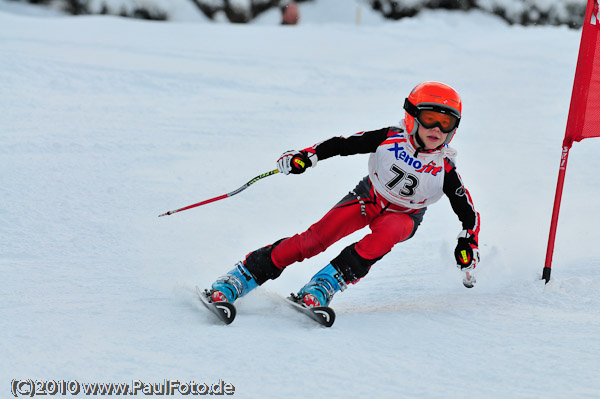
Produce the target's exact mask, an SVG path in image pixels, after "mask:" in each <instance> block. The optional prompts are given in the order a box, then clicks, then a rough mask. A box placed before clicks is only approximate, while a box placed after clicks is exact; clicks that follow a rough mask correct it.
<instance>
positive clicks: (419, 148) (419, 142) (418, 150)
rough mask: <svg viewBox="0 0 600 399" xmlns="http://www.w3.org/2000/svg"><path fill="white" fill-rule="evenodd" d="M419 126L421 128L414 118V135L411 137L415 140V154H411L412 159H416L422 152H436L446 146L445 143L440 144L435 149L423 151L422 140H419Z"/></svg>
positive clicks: (423, 144)
mask: <svg viewBox="0 0 600 399" xmlns="http://www.w3.org/2000/svg"><path fill="white" fill-rule="evenodd" d="M419 126H421V125H420V124H419V121H418V120H417V118H415V129H414V131H415V133H414V134H413V137H414V138H415V144H416V146H415V147H416V149H415V153H414V154H413V157H414V158H416V157H417V156H418V155H419V153H421V152H423V151H427V152H429V151H436V150H439V149H441V148H442V147H443V146H444V144H446V142H443V143H442V144H440V145H439V146H437V147H436V148H434V149H432V150H427V149H425V143H424V142H423V140H422V139H421V136H419Z"/></svg>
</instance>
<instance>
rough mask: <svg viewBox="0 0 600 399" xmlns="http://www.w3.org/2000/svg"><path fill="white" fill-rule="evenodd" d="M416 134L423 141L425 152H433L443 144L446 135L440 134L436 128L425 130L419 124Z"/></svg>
mask: <svg viewBox="0 0 600 399" xmlns="http://www.w3.org/2000/svg"><path fill="white" fill-rule="evenodd" d="M417 134H418V135H419V137H420V138H421V140H422V141H423V144H425V149H426V150H433V149H436V148H438V147H439V146H441V145H442V144H444V141H446V135H447V133H444V132H442V131H441V130H440V128H439V127H437V126H435V127H434V128H432V129H425V128H424V127H423V126H422V125H421V124H419V130H418V131H417Z"/></svg>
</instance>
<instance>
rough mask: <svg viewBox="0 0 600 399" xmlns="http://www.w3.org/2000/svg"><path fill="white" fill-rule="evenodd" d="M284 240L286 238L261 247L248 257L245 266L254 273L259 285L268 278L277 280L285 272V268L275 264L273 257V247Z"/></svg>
mask: <svg viewBox="0 0 600 399" xmlns="http://www.w3.org/2000/svg"><path fill="white" fill-rule="evenodd" d="M283 240H285V238H282V239H281V240H279V241H277V242H275V243H274V244H272V245H267V246H266V247H262V248H259V249H257V250H256V251H254V252H251V253H250V254H249V255H248V256H247V257H246V260H245V261H244V266H246V269H248V271H249V272H250V273H252V276H253V277H254V280H256V283H257V284H258V285H262V284H263V283H264V282H265V281H267V280H275V279H276V278H277V277H279V276H280V275H281V273H282V272H283V269H280V268H278V267H277V266H275V264H274V263H273V260H272V259H271V252H273V249H274V248H275V247H276V246H277V245H279V243H280V242H281V241H283Z"/></svg>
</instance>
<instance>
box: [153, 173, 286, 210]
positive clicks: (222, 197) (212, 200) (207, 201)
mask: <svg viewBox="0 0 600 399" xmlns="http://www.w3.org/2000/svg"><path fill="white" fill-rule="evenodd" d="M277 173H279V169H273V170H271V171H269V172H266V173H263V174H261V175H258V176H256V177H255V178H254V179H252V180H250V181H249V182H248V183H246V184H244V185H243V186H242V187H240V188H238V189H237V190H235V191H232V192H230V193H228V194H223V195H219V196H218V197H215V198H211V199H207V200H205V201H202V202H198V203H197V204H192V205H188V206H185V207H183V208H179V209H175V210H174V211H169V212H166V213H163V214H162V215H158V217H161V216H168V215H172V214H174V213H177V212H181V211H185V210H187V209H192V208H195V207H197V206H202V205H206V204H210V203H211V202H215V201H219V200H222V199H224V198H228V197H233V196H234V195H236V194H239V193H241V192H242V191H244V190H245V189H247V188H248V187H250V186H251V185H252V184H254V183H256V182H257V181H259V180H260V179H264V178H265V177H268V176H271V175H274V174H277Z"/></svg>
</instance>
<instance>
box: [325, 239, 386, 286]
mask: <svg viewBox="0 0 600 399" xmlns="http://www.w3.org/2000/svg"><path fill="white" fill-rule="evenodd" d="M354 246H355V244H352V245H350V246H347V247H346V248H344V249H343V250H342V252H341V253H340V254H339V255H338V256H337V257H336V258H335V259H333V260H332V261H331V264H332V265H333V267H335V268H336V269H337V270H338V271H339V272H340V273H341V274H342V277H343V278H344V281H345V282H347V283H352V282H355V281H356V280H359V279H361V278H363V277H364V276H366V275H367V273H369V270H371V266H373V264H374V263H375V262H377V261H378V260H379V259H381V258H383V256H380V257H379V258H377V259H365V258H363V257H362V256H360V255H359V254H358V253H357V252H356V249H355V248H354Z"/></svg>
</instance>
